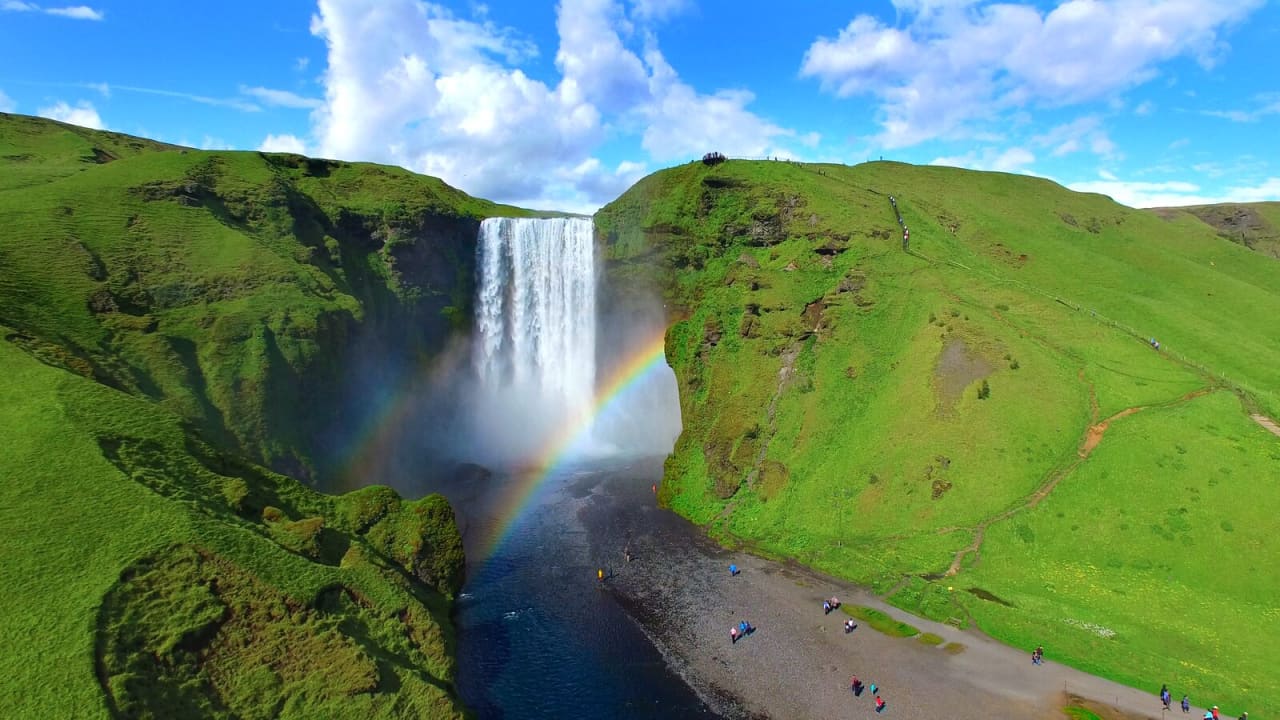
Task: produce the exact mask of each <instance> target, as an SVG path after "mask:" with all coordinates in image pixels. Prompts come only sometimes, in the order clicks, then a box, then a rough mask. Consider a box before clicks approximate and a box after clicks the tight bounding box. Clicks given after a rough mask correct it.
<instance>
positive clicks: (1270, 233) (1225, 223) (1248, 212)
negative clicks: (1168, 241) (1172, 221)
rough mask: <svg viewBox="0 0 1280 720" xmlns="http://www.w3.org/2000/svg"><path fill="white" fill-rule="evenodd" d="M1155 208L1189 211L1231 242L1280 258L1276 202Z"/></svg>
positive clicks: (1164, 211)
mask: <svg viewBox="0 0 1280 720" xmlns="http://www.w3.org/2000/svg"><path fill="white" fill-rule="evenodd" d="M1155 212H1156V213H1157V214H1159V215H1161V216H1163V217H1169V218H1172V217H1176V216H1178V215H1180V214H1188V215H1191V216H1193V217H1195V218H1197V219H1199V220H1200V221H1201V222H1203V223H1205V224H1206V225H1208V226H1209V227H1212V228H1213V229H1215V230H1217V231H1218V235H1220V236H1221V237H1223V238H1225V239H1227V240H1230V241H1231V242H1235V243H1240V244H1241V245H1244V246H1245V247H1247V248H1249V249H1250V250H1256V251H1258V252H1260V253H1262V254H1263V255H1267V256H1269V257H1273V258H1277V259H1280V202H1259V203H1224V204H1222V205H1195V206H1191V207H1180V208H1159V209H1157V210H1155Z"/></svg>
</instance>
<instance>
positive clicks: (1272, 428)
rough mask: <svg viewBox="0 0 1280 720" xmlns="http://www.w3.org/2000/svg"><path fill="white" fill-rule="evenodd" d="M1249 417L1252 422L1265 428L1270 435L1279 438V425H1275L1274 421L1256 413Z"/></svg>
mask: <svg viewBox="0 0 1280 720" xmlns="http://www.w3.org/2000/svg"><path fill="white" fill-rule="evenodd" d="M1249 417H1251V418H1253V421H1254V422H1256V423H1258V424H1259V425H1261V426H1262V427H1264V428H1266V429H1267V430H1268V431H1269V432H1270V433H1271V434H1272V435H1275V436H1276V437H1280V425H1277V424H1276V421H1275V420H1272V419H1271V418H1269V417H1267V416H1266V415H1259V414H1258V413H1253V414H1252V415H1250V416H1249Z"/></svg>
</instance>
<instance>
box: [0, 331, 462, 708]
mask: <svg viewBox="0 0 1280 720" xmlns="http://www.w3.org/2000/svg"><path fill="white" fill-rule="evenodd" d="M0 367H3V368H4V372H3V373H0V422H3V423H4V426H5V427H10V428H23V432H21V433H15V434H13V435H12V436H11V437H9V438H8V439H7V447H6V450H7V451H6V452H5V453H4V454H3V455H2V456H0V473H2V474H3V476H4V477H6V478H8V479H9V480H8V481H7V482H6V483H4V484H3V485H2V486H0V487H2V488H3V489H2V490H0V492H2V493H3V497H0V502H3V511H2V512H0V543H2V544H0V557H3V558H4V560H5V561H4V562H3V563H0V581H2V582H4V583H5V585H6V587H11V588H22V591H21V592H15V593H13V594H12V595H11V597H10V598H9V599H8V600H7V601H6V612H5V614H4V618H3V621H0V638H2V639H3V641H4V642H5V644H6V647H8V648H9V651H7V652H6V653H4V655H3V658H2V659H0V673H2V674H3V677H4V681H3V682H2V683H0V701H3V702H4V705H5V708H6V711H5V713H6V716H8V717H15V718H26V717H31V718H36V717H50V716H57V717H106V716H107V715H108V713H109V712H113V713H114V712H120V713H123V714H124V715H126V716H130V717H178V716H184V717H191V716H197V715H198V716H206V717H231V716H232V715H231V714H229V713H234V715H236V716H240V717H259V716H265V714H267V713H278V716H280V717H315V716H317V714H319V715H325V714H331V713H335V712H338V713H341V714H354V713H360V714H366V713H367V714H372V715H374V716H381V717H398V716H400V714H399V713H400V712H401V711H402V710H403V709H404V708H417V709H418V710H419V711H420V712H422V713H424V714H425V715H427V716H431V717H443V716H455V715H459V714H460V708H459V707H458V705H457V702H456V700H455V699H454V698H453V697H452V691H451V688H452V678H453V660H452V655H451V653H452V644H453V640H452V629H451V625H450V623H449V620H448V612H449V610H448V608H449V602H448V596H449V594H451V593H452V592H455V591H456V587H457V579H458V576H457V573H458V572H460V566H461V543H460V538H458V535H457V529H456V527H454V526H453V524H452V517H451V516H450V517H449V518H448V521H447V526H446V527H447V530H446V529H445V528H444V527H442V528H440V529H437V530H434V531H433V532H434V533H435V535H430V534H423V535H422V537H432V538H434V539H435V541H436V542H438V543H440V546H438V547H437V548H434V549H432V548H425V549H424V548H418V549H417V550H414V549H413V548H410V547H408V546H407V545H406V546H405V547H406V550H405V554H404V555H403V556H401V557H399V558H397V557H395V556H394V554H384V553H383V552H380V551H379V547H380V546H381V545H382V544H383V543H382V542H381V541H380V540H379V539H378V538H379V534H380V533H388V532H396V531H394V530H390V529H389V527H390V526H398V525H400V524H404V523H410V524H412V523H415V522H419V521H420V520H421V518H422V517H424V515H423V514H422V512H421V510H420V508H432V507H438V506H439V505H441V504H442V501H441V500H440V499H439V498H435V497H433V498H426V499H424V500H422V501H418V502H416V503H404V502H402V501H400V500H399V499H398V498H396V499H395V501H394V502H392V503H390V504H389V506H388V507H387V508H386V513H385V514H384V515H382V516H381V517H380V518H379V519H378V520H377V521H376V522H374V523H371V524H368V526H367V527H366V528H364V529H363V531H362V530H361V528H360V527H358V526H356V525H353V524H350V523H349V521H348V520H346V518H348V517H350V516H351V514H352V513H351V510H350V509H349V508H351V506H352V505H353V503H358V502H359V501H360V499H361V498H360V497H359V496H355V497H352V498H350V499H349V498H346V497H338V498H330V497H327V496H323V495H319V494H317V493H314V492H312V491H310V490H306V489H305V488H303V487H302V486H300V485H298V484H297V483H296V482H294V481H292V480H290V479H288V478H284V477H280V476H277V475H273V474H271V473H269V472H267V471H264V470H261V469H259V468H256V467H254V466H252V465H248V464H246V463H242V462H240V461H237V460H235V459H234V458H230V457H227V456H224V455H222V454H220V453H218V452H217V451H215V450H213V449H212V448H209V447H207V446H203V447H202V446H201V443H200V441H199V440H198V439H197V438H194V437H192V436H190V435H188V434H187V432H186V431H185V430H184V428H183V426H182V424H181V423H180V422H179V421H178V420H177V419H176V418H174V417H173V416H171V415H170V414H169V413H167V412H166V411H164V410H162V409H159V408H157V407H156V406H155V405H153V404H151V403H148V402H146V401H143V400H138V399H134V398H130V397H129V396H127V395H125V394H123V393H120V392H118V391H115V390H112V389H109V388H106V387H103V386H101V385H97V384H95V383H92V382H91V381H89V380H87V379H84V378H80V377H77V376H75V375H73V374H71V373H68V372H66V371H64V370H61V369H57V368H53V367H49V366H47V365H43V364H40V363H38V362H36V361H35V360H33V359H32V358H30V357H29V356H28V355H26V354H25V353H23V352H21V351H20V350H18V349H17V348H15V347H14V346H12V345H11V344H10V343H8V342H0ZM51 448H56V452H51V451H50V449H51ZM268 503H269V504H270V506H271V507H276V508H279V509H280V512H281V513H283V514H284V517H286V518H297V519H298V520H295V521H294V522H299V521H300V520H301V518H303V517H314V518H323V524H324V526H325V527H324V529H323V530H321V531H319V532H320V534H321V538H320V540H319V543H318V545H317V547H318V548H322V549H324V550H329V551H333V555H325V554H324V553H323V552H320V553H317V554H316V555H314V556H312V555H311V554H310V553H307V552H302V551H300V550H299V548H296V547H294V546H292V545H291V544H290V543H287V542H279V541H278V539H277V538H276V537H275V536H274V535H273V533H272V530H271V528H270V527H268V525H269V523H268V522H267V521H266V520H264V519H262V515H263V509H264V508H265V507H266V506H267V505H268ZM444 507H445V508H447V506H444ZM430 512H435V511H434V510H432V511H430ZM448 533H451V536H452V540H451V542H449V541H445V538H446V537H447V536H448V535H447V534H448ZM407 539H410V538H406V540H407ZM437 550H438V551H439V553H438V554H436V551H437ZM419 558H422V559H425V560H428V561H432V562H442V561H444V560H443V559H444V558H449V561H450V562H452V563H455V567H454V568H453V570H452V572H453V576H452V577H449V578H446V581H445V582H437V578H436V577H435V576H433V575H431V574H425V575H424V574H422V573H418V572H417V571H416V569H415V567H416V565H418V564H421V563H420V561H419ZM415 577H416V578H421V579H412V580H411V579H410V578H415ZM348 597H356V598H360V599H361V600H360V603H359V604H358V605H357V604H353V603H351V602H349V601H348V600H345V599H343V598H348ZM99 677H101V678H103V679H104V680H105V681H106V684H105V685H103V684H100V683H99V680H98V678H99ZM273 709H274V710H273Z"/></svg>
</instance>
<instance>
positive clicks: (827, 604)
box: [822, 600, 831, 615]
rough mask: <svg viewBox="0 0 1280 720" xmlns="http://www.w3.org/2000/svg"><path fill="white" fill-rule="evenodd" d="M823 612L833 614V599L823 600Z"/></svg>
mask: <svg viewBox="0 0 1280 720" xmlns="http://www.w3.org/2000/svg"><path fill="white" fill-rule="evenodd" d="M822 614H823V615H830V614H831V601H830V600H823V601H822Z"/></svg>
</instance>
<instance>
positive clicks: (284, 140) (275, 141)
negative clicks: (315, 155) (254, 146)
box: [258, 134, 307, 155]
mask: <svg viewBox="0 0 1280 720" xmlns="http://www.w3.org/2000/svg"><path fill="white" fill-rule="evenodd" d="M258 150H260V151H262V152H283V153H294V154H297V155H306V154H307V144H306V143H305V142H303V140H302V138H300V137H298V136H297V135H287V134H285V135H267V137H266V138H265V139H264V140H263V141H262V144H261V145H259V146H258Z"/></svg>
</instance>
